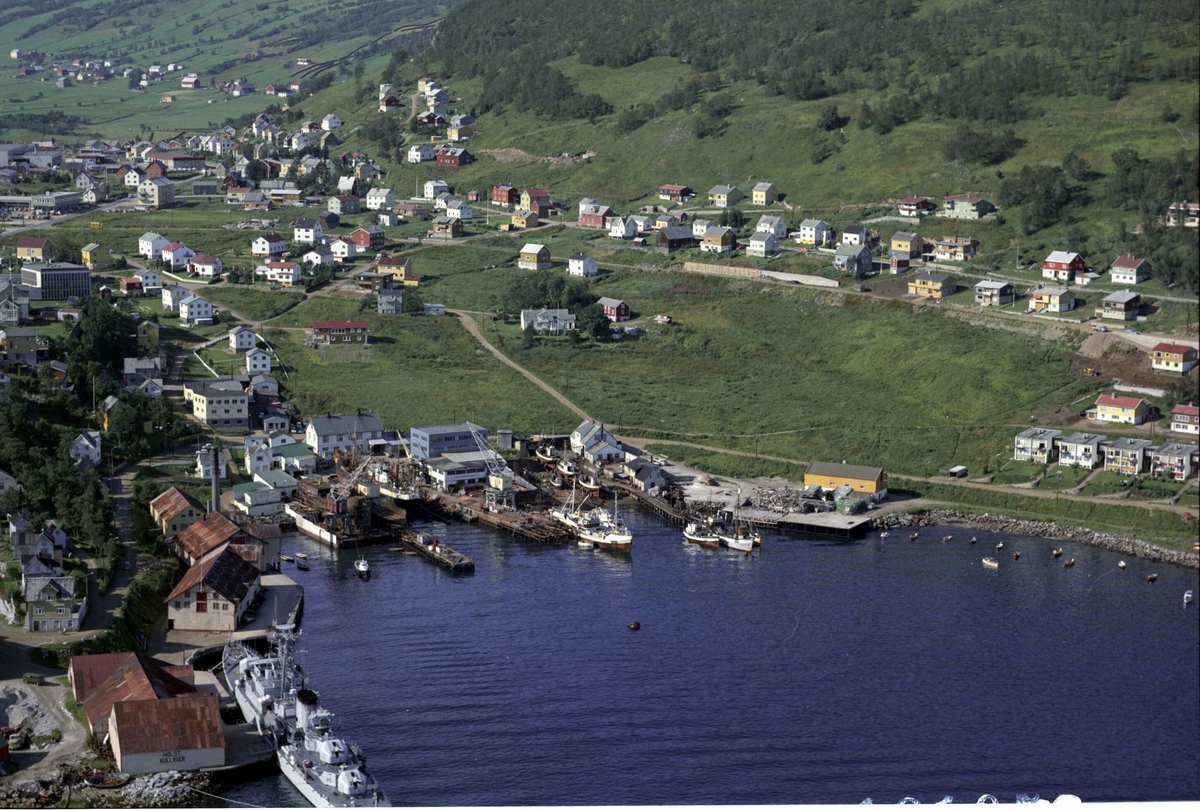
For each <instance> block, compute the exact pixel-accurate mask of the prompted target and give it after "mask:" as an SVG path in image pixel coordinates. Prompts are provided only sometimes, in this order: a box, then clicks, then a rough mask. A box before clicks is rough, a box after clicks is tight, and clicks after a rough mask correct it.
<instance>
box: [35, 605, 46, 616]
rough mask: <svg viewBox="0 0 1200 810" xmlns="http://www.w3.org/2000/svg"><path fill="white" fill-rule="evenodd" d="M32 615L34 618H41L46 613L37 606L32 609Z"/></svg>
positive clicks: (44, 609)
mask: <svg viewBox="0 0 1200 810" xmlns="http://www.w3.org/2000/svg"><path fill="white" fill-rule="evenodd" d="M33 613H34V615H35V616H42V615H44V614H45V613H46V608H44V607H42V606H41V605H38V606H37V607H35V608H34V609H33Z"/></svg>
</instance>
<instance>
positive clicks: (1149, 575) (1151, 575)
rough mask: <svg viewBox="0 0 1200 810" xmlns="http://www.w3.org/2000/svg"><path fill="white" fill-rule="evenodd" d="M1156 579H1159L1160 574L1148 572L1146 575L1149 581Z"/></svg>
mask: <svg viewBox="0 0 1200 810" xmlns="http://www.w3.org/2000/svg"><path fill="white" fill-rule="evenodd" d="M1156 579H1158V574H1147V575H1146V581H1147V582H1153V581H1154V580H1156Z"/></svg>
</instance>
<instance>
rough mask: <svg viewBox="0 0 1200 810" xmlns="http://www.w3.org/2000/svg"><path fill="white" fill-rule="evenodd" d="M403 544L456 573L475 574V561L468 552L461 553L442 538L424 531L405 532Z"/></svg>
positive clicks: (402, 539) (402, 538)
mask: <svg viewBox="0 0 1200 810" xmlns="http://www.w3.org/2000/svg"><path fill="white" fill-rule="evenodd" d="M399 539H400V542H401V544H402V545H403V546H404V547H405V548H407V549H412V550H413V551H415V552H417V554H419V555H421V556H422V557H424V558H425V559H427V560H432V561H433V562H435V563H437V564H438V565H440V566H442V567H443V568H445V569H447V570H449V571H450V572H451V573H454V574H474V573H475V561H474V560H472V559H471V558H470V557H468V556H467V555H466V554H460V553H459V552H457V551H455V550H454V549H452V548H450V547H449V546H448V545H446V544H445V543H443V542H442V541H440V540H436V539H434V538H433V537H430V536H429V535H427V534H425V533H423V532H404V533H403V534H401V535H400V538H399Z"/></svg>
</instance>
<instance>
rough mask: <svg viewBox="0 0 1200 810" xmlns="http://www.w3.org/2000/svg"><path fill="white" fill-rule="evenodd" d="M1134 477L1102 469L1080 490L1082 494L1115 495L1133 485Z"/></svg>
mask: <svg viewBox="0 0 1200 810" xmlns="http://www.w3.org/2000/svg"><path fill="white" fill-rule="evenodd" d="M1133 483H1134V481H1133V477H1132V476H1128V475H1123V474H1121V473H1118V472H1112V471H1109V470H1102V471H1100V472H1098V473H1096V475H1095V476H1093V477H1092V480H1091V481H1088V482H1087V484H1086V485H1084V487H1083V489H1082V490H1081V491H1080V494H1081V495H1114V494H1116V493H1118V492H1125V491H1126V490H1127V489H1129V488H1130V487H1131V486H1133Z"/></svg>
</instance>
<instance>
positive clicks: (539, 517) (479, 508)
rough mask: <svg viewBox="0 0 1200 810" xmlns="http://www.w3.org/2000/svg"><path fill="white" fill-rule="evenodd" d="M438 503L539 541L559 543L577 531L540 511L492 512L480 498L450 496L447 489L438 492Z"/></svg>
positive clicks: (469, 519)
mask: <svg viewBox="0 0 1200 810" xmlns="http://www.w3.org/2000/svg"><path fill="white" fill-rule="evenodd" d="M438 502H439V503H440V504H441V505H442V507H443V508H444V509H445V510H446V511H447V512H450V513H452V514H455V515H458V516H459V517H460V518H462V519H463V520H464V521H467V522H472V521H475V520H478V521H480V522H482V523H486V524H488V525H489V526H495V527H496V528H497V529H504V530H505V531H508V532H512V533H513V534H515V535H519V536H521V537H525V538H528V539H530V540H534V541H536V542H538V543H557V542H564V541H567V540H573V539H575V534H574V533H573V532H572V531H571V530H570V529H569V528H567V527H566V526H564V525H562V524H561V523H559V522H558V521H556V520H554V519H553V518H551V517H550V516H549V515H546V514H544V513H541V512H530V511H520V510H518V511H510V510H507V509H506V510H504V511H502V512H489V511H488V510H486V509H484V508H483V504H482V502H481V501H480V500H479V499H478V498H472V497H470V496H466V495H450V494H447V493H444V492H443V493H439V494H438Z"/></svg>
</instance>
